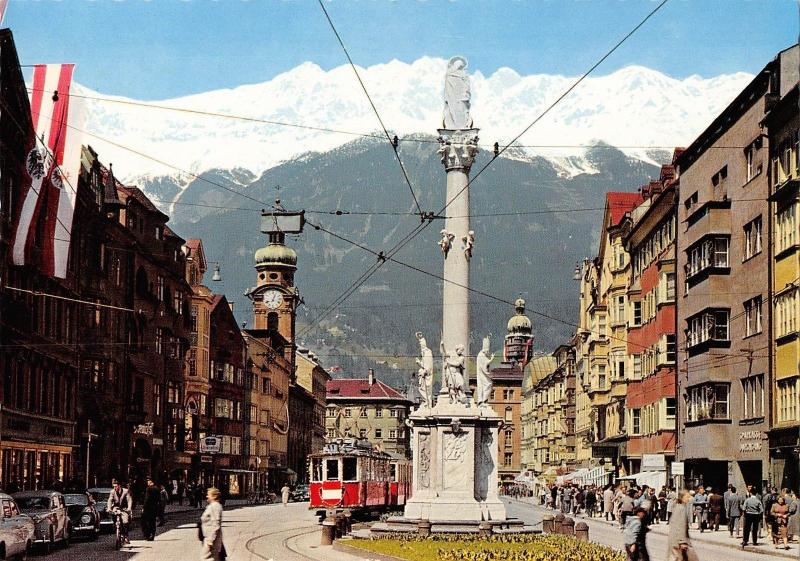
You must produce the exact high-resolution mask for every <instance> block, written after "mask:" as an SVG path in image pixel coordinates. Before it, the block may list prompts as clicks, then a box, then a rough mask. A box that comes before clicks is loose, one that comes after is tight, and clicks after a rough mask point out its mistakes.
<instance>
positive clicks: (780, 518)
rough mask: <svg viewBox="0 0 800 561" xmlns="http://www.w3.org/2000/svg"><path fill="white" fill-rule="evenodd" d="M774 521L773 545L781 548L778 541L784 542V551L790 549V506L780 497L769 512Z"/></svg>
mask: <svg viewBox="0 0 800 561" xmlns="http://www.w3.org/2000/svg"><path fill="white" fill-rule="evenodd" d="M769 514H770V519H771V520H772V543H774V544H775V547H776V548H777V547H779V544H778V540H781V541H783V549H789V537H788V535H789V506H788V505H787V504H786V499H785V498H783V497H782V496H781V497H778V501H777V502H776V503H774V504H773V505H772V508H771V509H770V511H769Z"/></svg>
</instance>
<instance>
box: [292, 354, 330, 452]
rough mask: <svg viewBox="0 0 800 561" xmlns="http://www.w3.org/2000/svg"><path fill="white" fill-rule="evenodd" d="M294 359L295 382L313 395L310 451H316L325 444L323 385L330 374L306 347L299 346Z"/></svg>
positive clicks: (324, 391)
mask: <svg viewBox="0 0 800 561" xmlns="http://www.w3.org/2000/svg"><path fill="white" fill-rule="evenodd" d="M295 359H296V364H295V380H296V383H297V385H299V386H301V387H303V388H305V390H306V391H308V392H309V393H310V394H311V395H312V396H313V397H314V411H313V418H314V423H313V428H312V435H311V453H316V452H320V451H321V450H322V447H323V446H324V445H325V400H326V396H325V393H326V389H325V385H326V384H327V383H328V380H330V379H331V375H330V374H328V372H327V371H326V370H325V369H324V368H322V366H320V364H319V361H318V360H317V356H316V355H315V354H314V353H312V352H310V351H309V350H308V349H304V348H302V347H299V348H298V349H297V355H296V357H295Z"/></svg>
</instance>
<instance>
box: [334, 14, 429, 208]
mask: <svg viewBox="0 0 800 561" xmlns="http://www.w3.org/2000/svg"><path fill="white" fill-rule="evenodd" d="M318 2H319V7H320V8H322V13H323V14H325V19H327V20H328V24H329V25H330V26H331V30H333V34H334V35H335V36H336V40H337V41H339V45H340V46H341V47H342V51H344V55H345V56H346V57H347V62H349V63H350V68H352V69H353V73H354V74H355V75H356V79H357V80H358V83H359V85H361V89H362V90H363V91H364V95H366V96H367V100H369V105H370V107H372V111H373V112H374V113H375V116H376V117H377V118H378V122H379V123H380V124H381V128H382V129H383V133H384V134H385V135H386V140H387V141H388V142H389V146H391V147H392V151H393V152H394V157H395V158H396V159H397V163H398V164H399V165H400V169H401V170H402V172H403V178H404V179H405V180H406V184H407V185H408V189H409V191H411V197H412V198H413V199H414V204H415V205H416V206H417V210H418V211H419V215H420V218H423V217H424V215H425V213H424V212H423V210H422V207H421V206H420V204H419V200H418V199H417V194H416V193H415V192H414V187H412V185H411V180H410V179H409V177H408V172H406V167H405V166H404V165H403V160H402V159H400V154H399V153H398V151H397V142H395V141H393V140H392V137H391V136H390V135H389V131H388V130H387V129H386V125H385V124H383V119H382V118H381V115H380V113H379V112H378V108H377V107H375V103H374V102H373V101H372V97H371V96H370V95H369V91H367V86H366V85H364V81H363V80H362V79H361V75H360V74H359V73H358V69H357V68H356V65H355V64H354V63H353V59H352V57H350V53H349V52H348V50H347V47H345V45H344V41H343V40H342V37H341V35H339V31H337V29H336V26H335V25H334V24H333V20H332V19H331V16H330V14H328V10H327V9H326V8H325V4H324V3H323V2H322V0H318Z"/></svg>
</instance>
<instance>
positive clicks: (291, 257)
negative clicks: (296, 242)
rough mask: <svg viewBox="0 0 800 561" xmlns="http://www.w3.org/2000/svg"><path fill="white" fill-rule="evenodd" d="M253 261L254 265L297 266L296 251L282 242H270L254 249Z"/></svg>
mask: <svg viewBox="0 0 800 561" xmlns="http://www.w3.org/2000/svg"><path fill="white" fill-rule="evenodd" d="M255 261H256V267H264V266H269V265H280V266H284V267H293V268H294V267H297V252H296V251H295V250H293V249H292V248H291V247H287V246H285V245H283V244H280V243H271V244H269V245H268V246H266V247H262V248H261V249H258V250H256V254H255Z"/></svg>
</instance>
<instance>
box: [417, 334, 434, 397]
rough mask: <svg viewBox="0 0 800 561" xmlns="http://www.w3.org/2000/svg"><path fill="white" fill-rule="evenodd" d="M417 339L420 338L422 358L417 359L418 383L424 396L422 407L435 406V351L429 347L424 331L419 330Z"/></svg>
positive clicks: (421, 394)
mask: <svg viewBox="0 0 800 561" xmlns="http://www.w3.org/2000/svg"><path fill="white" fill-rule="evenodd" d="M417 340H419V351H420V358H418V359H416V361H417V366H419V370H417V383H418V384H419V393H420V396H421V398H422V403H421V404H420V406H421V407H432V406H433V395H432V394H433V351H431V350H430V349H429V348H428V343H427V341H425V337H423V336H422V333H421V332H419V331H417Z"/></svg>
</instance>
